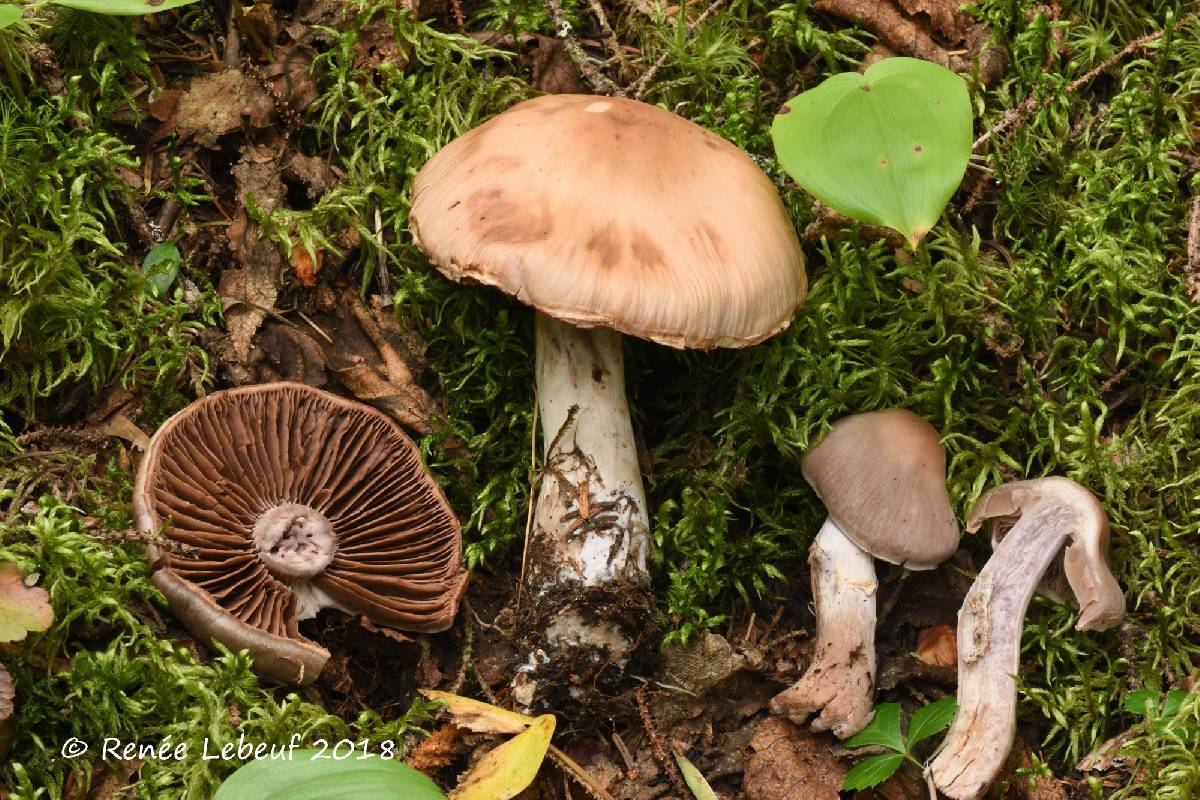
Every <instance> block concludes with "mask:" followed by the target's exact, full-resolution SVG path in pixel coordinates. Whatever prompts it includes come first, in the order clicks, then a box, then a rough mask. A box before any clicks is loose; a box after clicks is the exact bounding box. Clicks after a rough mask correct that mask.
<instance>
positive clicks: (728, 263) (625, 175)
mask: <svg viewBox="0 0 1200 800" xmlns="http://www.w3.org/2000/svg"><path fill="white" fill-rule="evenodd" d="M409 226H410V228H411V230H412V234H413V238H414V239H415V240H416V242H417V244H418V246H420V247H421V249H422V250H424V251H425V253H426V254H428V256H429V258H430V259H431V260H432V261H433V263H434V264H436V265H437V267H438V269H440V270H441V271H442V272H443V273H444V274H445V275H447V276H448V277H449V278H451V279H453V280H456V281H468V280H469V281H476V282H479V283H485V284H488V285H489V286H495V287H498V288H499V289H502V290H503V291H505V292H507V293H508V294H510V295H512V296H513V297H515V298H517V299H518V300H520V301H521V302H523V303H526V304H528V305H531V306H533V307H534V308H536V309H537V310H539V311H541V312H543V313H546V314H549V315H550V316H552V317H556V318H558V319H560V320H562V321H564V322H567V323H569V324H572V325H575V326H577V327H581V328H592V327H597V326H603V327H609V328H614V329H616V330H618V331H620V332H622V333H626V334H630V335H632V336H639V337H642V338H645V339H651V340H653V341H655V342H659V343H661V344H666V345H670V346H672V347H697V348H710V347H742V346H745V345H750V344H754V343H756V342H759V341H762V340H763V339H766V338H767V337H769V336H771V335H772V334H774V333H776V332H778V331H780V330H782V329H783V328H785V327H787V325H788V323H789V322H790V321H791V318H792V316H793V315H794V314H795V312H796V309H797V308H799V307H800V305H801V304H802V303H803V301H804V295H805V291H806V289H807V281H806V278H805V274H804V258H803V255H802V254H801V252H800V243H799V241H798V240H797V238H796V232H795V230H794V228H793V227H792V221H791V219H790V218H789V217H788V214H787V211H786V210H785V209H784V207H783V203H782V202H781V201H780V199H779V194H778V192H777V191H776V190H775V186H774V184H772V183H771V181H770V179H768V178H767V176H766V175H765V174H764V173H763V171H762V170H761V169H759V168H758V166H757V165H755V163H754V162H753V161H752V160H751V159H750V157H749V156H747V155H746V154H745V153H744V152H742V151H741V150H740V149H738V148H737V147H736V146H734V145H733V144H731V143H729V142H727V141H726V140H724V139H722V138H721V137H720V136H717V135H716V134H714V133H711V132H710V131H707V130H705V129H704V128H702V127H700V126H699V125H696V124H695V123H693V122H690V121H688V120H686V119H683V118H682V117H679V116H676V115H675V114H672V113H670V112H669V111H664V110H662V109H660V108H656V107H655V106H651V105H647V104H645V103H639V102H637V101H634V100H625V99H621V98H613V97H597V96H593V95H562V94H560V95H546V96H543V97H537V98H534V99H532V100H526V101H524V102H522V103H518V104H517V105H515V106H513V107H512V108H510V109H508V110H507V111H505V112H503V113H502V114H500V115H498V116H496V117H494V118H492V119H491V120H489V121H488V122H485V123H484V124H483V125H480V126H479V127H477V128H475V129H474V130H471V131H469V132H468V133H466V134H464V135H462V136H460V137H459V138H457V139H455V140H454V141H452V142H450V144H448V145H446V146H445V147H443V148H442V149H441V150H440V151H438V153H437V154H436V155H434V156H433V158H431V159H430V160H429V161H428V163H426V164H425V166H424V167H422V168H421V171H420V172H419V173H418V174H417V176H416V179H415V181H414V183H413V204H412V212H411V214H410V216H409Z"/></svg>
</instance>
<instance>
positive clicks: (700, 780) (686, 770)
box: [675, 753, 717, 800]
mask: <svg viewBox="0 0 1200 800" xmlns="http://www.w3.org/2000/svg"><path fill="white" fill-rule="evenodd" d="M675 763H677V764H679V771H680V772H682V773H683V782H684V783H686V784H687V785H688V788H689V789H691V790H692V794H694V795H696V800H717V793H716V792H714V791H713V790H712V787H711V786H709V785H708V781H706V780H704V776H703V775H701V774H700V770H698V769H696V765H695V764H693V763H692V762H691V761H688V760H687V759H686V758H684V757H683V756H682V755H681V754H679V753H675Z"/></svg>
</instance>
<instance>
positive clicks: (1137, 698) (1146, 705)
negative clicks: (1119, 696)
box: [1125, 689, 1162, 717]
mask: <svg viewBox="0 0 1200 800" xmlns="http://www.w3.org/2000/svg"><path fill="white" fill-rule="evenodd" d="M1161 700H1162V695H1161V694H1159V693H1158V692H1155V691H1153V690H1151V689H1139V690H1137V691H1136V692H1130V693H1129V694H1127V695H1125V710H1126V711H1128V712H1130V713H1131V714H1141V715H1142V716H1144V717H1145V716H1149V715H1150V713H1151V712H1152V711H1155V710H1157V709H1158V704H1159V702H1160V701H1161Z"/></svg>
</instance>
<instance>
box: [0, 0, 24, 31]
mask: <svg viewBox="0 0 1200 800" xmlns="http://www.w3.org/2000/svg"><path fill="white" fill-rule="evenodd" d="M20 18H21V9H19V8H17V7H16V6H10V5H5V4H2V3H0V28H7V27H8V26H9V25H12V24H13V23H14V22H16V21H17V20H19V19H20Z"/></svg>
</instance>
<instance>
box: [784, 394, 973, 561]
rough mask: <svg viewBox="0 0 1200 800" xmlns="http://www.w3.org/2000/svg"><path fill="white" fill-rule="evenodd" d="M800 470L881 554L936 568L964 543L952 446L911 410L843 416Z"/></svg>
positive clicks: (842, 521) (857, 537) (859, 540)
mask: <svg viewBox="0 0 1200 800" xmlns="http://www.w3.org/2000/svg"><path fill="white" fill-rule="evenodd" d="M800 470H801V472H803V473H804V477H805V479H806V480H807V481H808V482H809V484H811V485H812V487H813V489H814V490H815V491H816V493H817V495H818V496H819V497H820V498H821V500H822V501H823V502H824V503H825V508H826V509H827V510H828V512H829V516H830V518H831V519H832V520H833V521H834V522H835V523H837V526H838V527H839V528H841V529H842V532H843V533H845V534H846V536H847V537H848V538H849V539H850V540H851V541H853V542H854V543H855V544H856V545H858V546H859V547H861V548H862V549H863V550H865V551H867V552H868V553H870V554H871V555H873V556H874V557H876V558H881V559H883V560H884V561H890V562H891V563H893V564H903V565H904V566H905V567H907V568H908V569H932V568H934V567H936V566H937V565H938V564H940V563H942V562H943V561H945V560H946V559H947V558H949V557H950V556H951V554H953V553H954V551H955V549H957V548H958V523H957V522H956V521H955V519H954V509H953V508H951V507H950V495H949V493H948V492H947V491H946V451H945V450H944V449H943V448H942V443H941V439H940V438H939V437H938V433H937V431H936V430H934V428H933V426H932V425H930V424H929V423H928V422H926V421H925V420H923V419H921V418H920V417H918V416H917V415H916V414H914V413H912V412H911V411H907V410H904V409H888V410H885V411H871V412H867V413H865V414H855V415H853V416H849V417H843V418H842V419H840V420H838V421H837V422H835V423H834V424H833V429H832V430H830V431H829V433H828V434H827V435H826V436H825V438H824V439H823V440H822V441H821V443H820V444H819V445H817V446H816V447H814V448H813V449H811V450H809V451H808V452H807V453H805V454H804V457H803V458H801V459H800Z"/></svg>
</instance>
